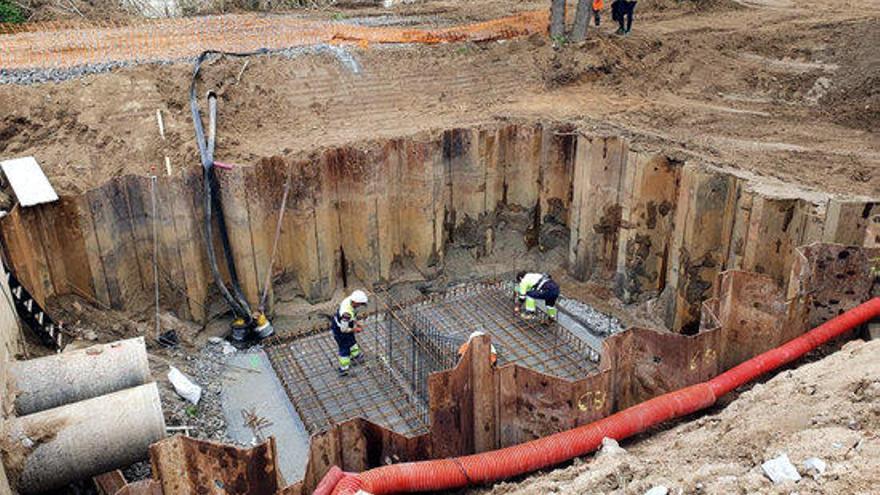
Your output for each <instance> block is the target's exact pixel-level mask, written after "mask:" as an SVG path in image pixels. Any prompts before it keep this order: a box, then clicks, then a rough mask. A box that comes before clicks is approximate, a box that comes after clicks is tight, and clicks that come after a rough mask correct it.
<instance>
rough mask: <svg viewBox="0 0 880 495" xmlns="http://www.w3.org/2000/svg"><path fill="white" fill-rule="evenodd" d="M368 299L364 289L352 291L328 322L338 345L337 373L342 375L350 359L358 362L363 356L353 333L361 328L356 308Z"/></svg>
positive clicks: (346, 372)
mask: <svg viewBox="0 0 880 495" xmlns="http://www.w3.org/2000/svg"><path fill="white" fill-rule="evenodd" d="M368 301H369V300H368V299H367V294H366V293H365V292H364V291H362V290H356V291H354V292H352V293H351V295H350V296H348V297H346V298H345V299H343V300H342V303H340V304H339V309H338V310H337V311H336V314H335V315H333V320H332V321H331V323H330V330H331V331H332V332H333V338H334V339H335V340H336V345H337V346H338V347H339V373H340V374H342V375H345V374H348V369H349V368H350V367H351V362H352V360H354V361H355V362H358V361H360V360H362V359H363V357H364V354H363V353H362V352H361V348H360V346H359V345H358V343H357V339H356V338H355V334H357V333H359V332H361V331H362V330H363V328H361V325H360V323H359V322H358V321H357V310H358V308H361V307H364V306H366V305H367V302H368Z"/></svg>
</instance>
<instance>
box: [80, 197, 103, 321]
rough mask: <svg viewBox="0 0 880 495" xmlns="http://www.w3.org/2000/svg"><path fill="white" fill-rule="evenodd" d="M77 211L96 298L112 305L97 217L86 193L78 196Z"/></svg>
mask: <svg viewBox="0 0 880 495" xmlns="http://www.w3.org/2000/svg"><path fill="white" fill-rule="evenodd" d="M76 206H77V208H76V209H77V211H78V212H79V224H80V226H81V229H82V235H83V241H84V243H85V247H86V251H85V254H86V259H87V260H88V268H89V271H90V273H91V279H92V286H93V287H94V289H95V298H96V299H97V301H98V302H100V303H101V304H102V305H104V306H107V307H109V306H110V291H109V289H108V287H107V274H106V270H105V268H104V261H103V259H102V258H101V249H100V245H99V243H98V233H97V231H96V229H95V218H94V213H93V212H92V205H91V202H90V201H89V198H88V197H87V196H86V195H80V196H78V197H77V198H76Z"/></svg>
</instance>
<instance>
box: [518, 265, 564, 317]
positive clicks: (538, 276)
mask: <svg viewBox="0 0 880 495" xmlns="http://www.w3.org/2000/svg"><path fill="white" fill-rule="evenodd" d="M515 291H516V312H517V313H520V314H522V317H523V318H525V319H527V320H528V319H532V318H534V317H535V316H536V311H537V302H536V301H535V300H536V299H541V300H542V301H544V304H545V305H546V306H547V316H549V317H550V319H551V320H553V321H556V300H557V299H559V285H558V284H557V283H556V282H554V281H553V279H552V278H551V277H550V275H549V274H546V273H526V272H519V273H517V274H516V288H515Z"/></svg>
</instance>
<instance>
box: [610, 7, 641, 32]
mask: <svg viewBox="0 0 880 495" xmlns="http://www.w3.org/2000/svg"><path fill="white" fill-rule="evenodd" d="M636 3H638V2H637V0H614V3H612V4H611V18H612V19H614V20H615V21H617V23H618V25H619V26H620V27H619V28H618V29H617V34H619V35H621V36H624V35H627V34H629V32H630V31H631V30H632V24H633V13H634V12H635V9H636Z"/></svg>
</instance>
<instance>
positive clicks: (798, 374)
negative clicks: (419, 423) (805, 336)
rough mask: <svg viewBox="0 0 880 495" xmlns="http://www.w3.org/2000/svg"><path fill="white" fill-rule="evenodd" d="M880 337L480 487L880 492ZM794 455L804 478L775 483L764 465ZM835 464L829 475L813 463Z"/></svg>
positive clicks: (523, 491) (521, 493)
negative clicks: (695, 415)
mask: <svg viewBox="0 0 880 495" xmlns="http://www.w3.org/2000/svg"><path fill="white" fill-rule="evenodd" d="M878 353H880V341H872V342H868V343H865V342H862V341H855V342H851V343H849V344H847V345H845V346H844V347H843V349H842V350H841V351H838V352H836V353H834V354H832V355H830V356H828V357H826V358H824V359H822V360H820V361H816V362H813V363H810V364H806V365H803V366H801V367H800V368H798V369H795V370H792V371H785V372H783V373H780V374H779V375H777V376H776V377H774V378H772V379H771V380H769V381H768V382H766V383H764V384H758V385H755V386H754V387H753V388H752V389H751V390H749V391H747V392H744V393H743V394H742V395H740V396H739V398H737V399H736V400H734V401H733V402H732V403H730V404H729V405H728V406H727V407H726V408H724V409H723V410H721V411H720V412H718V413H716V414H711V415H707V416H704V417H702V418H700V419H697V420H696V421H691V422H686V423H682V424H680V425H678V426H676V427H674V428H672V429H669V430H667V431H663V432H662V433H657V434H654V435H652V436H647V437H643V438H642V439H641V440H636V441H634V442H630V443H624V444H623V447H624V448H625V449H626V451H625V452H616V453H612V452H605V453H600V454H598V455H597V456H594V457H590V458H589V459H587V460H578V461H576V462H575V463H574V465H573V466H571V467H568V468H565V469H559V470H555V471H552V472H550V473H547V474H543V475H540V476H535V477H532V478H530V479H527V480H525V481H524V482H522V483H520V484H511V483H502V484H499V485H497V486H496V487H494V488H493V489H491V490H485V491H474V492H472V493H491V494H493V495H500V494H518V495H532V494H544V493H609V494H610V493H613V494H630V493H644V492H646V491H647V490H649V489H650V488H652V487H654V486H659V485H662V486H665V487H667V488H668V489H669V493H761V494H764V493H766V494H777V493H778V494H788V493H792V492H799V493H853V494H855V493H864V494H867V493H876V491H875V490H876V488H877V487H878V486H880V440H878V438H877V437H876V434H875V433H874V432H876V431H877V428H878V427H880V378H878V376H880V361H878V360H877V355H878ZM781 454H787V455H788V457H789V458H790V459H791V462H792V463H793V464H794V465H795V466H796V467H797V468H798V470H799V472H800V474H801V476H802V477H803V478H802V479H801V481H799V482H791V481H788V482H785V483H782V484H779V485H774V484H773V483H772V482H771V481H770V480H769V479H768V478H767V477H766V476H764V474H763V472H762V469H761V464H762V463H763V462H765V461H767V460H769V459H771V458H775V457H777V456H779V455H781ZM811 457H818V458H819V459H821V460H822V461H824V462H825V463H826V464H827V470H826V471H825V472H824V474H818V473H816V472H814V471H811V470H808V469H806V468H804V466H803V463H804V461H805V460H806V459H808V458H811Z"/></svg>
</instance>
